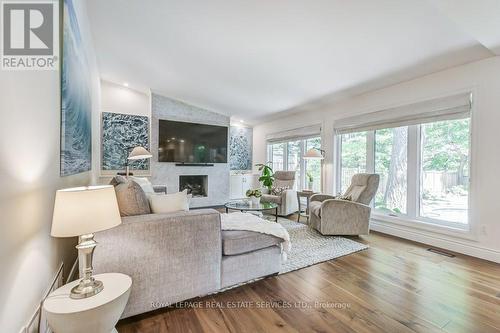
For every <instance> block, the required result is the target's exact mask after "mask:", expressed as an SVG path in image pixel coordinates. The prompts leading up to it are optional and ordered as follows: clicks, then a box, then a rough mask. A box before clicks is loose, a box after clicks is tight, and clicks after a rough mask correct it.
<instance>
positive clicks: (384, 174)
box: [337, 113, 470, 228]
mask: <svg viewBox="0 0 500 333" xmlns="http://www.w3.org/2000/svg"><path fill="white" fill-rule="evenodd" d="M443 118H444V117H443ZM448 118H451V119H445V120H441V119H442V118H438V119H437V120H436V121H433V120H434V119H429V120H423V121H422V120H420V121H421V123H418V124H410V125H409V126H400V127H387V128H383V126H380V125H378V126H377V128H376V129H373V130H368V131H362V132H349V133H343V134H339V135H338V138H339V142H340V151H339V156H340V168H339V169H338V176H337V179H338V180H339V184H338V185H337V186H338V189H339V190H341V191H342V192H344V191H345V190H346V188H347V186H348V185H349V183H350V178H351V177H352V175H353V174H355V173H358V172H375V173H377V174H379V175H380V185H379V189H378V191H377V193H376V196H375V200H374V202H373V206H374V209H375V213H376V214H383V215H391V216H399V217H401V218H408V219H409V220H412V221H414V220H419V221H422V222H426V223H433V224H440V225H445V226H451V227H458V228H465V227H467V224H468V209H469V205H468V202H469V162H470V160H469V155H470V151H469V144H470V139H469V138H470V113H467V114H466V116H463V114H460V115H459V116H457V117H456V118H457V119H454V118H453V117H448Z"/></svg>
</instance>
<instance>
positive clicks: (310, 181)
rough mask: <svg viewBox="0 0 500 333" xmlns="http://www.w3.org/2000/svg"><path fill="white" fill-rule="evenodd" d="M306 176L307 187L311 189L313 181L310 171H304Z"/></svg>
mask: <svg viewBox="0 0 500 333" xmlns="http://www.w3.org/2000/svg"><path fill="white" fill-rule="evenodd" d="M306 178H307V188H308V189H309V190H312V189H313V183H314V177H313V176H312V175H311V173H310V172H307V173H306Z"/></svg>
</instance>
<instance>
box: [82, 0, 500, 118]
mask: <svg viewBox="0 0 500 333" xmlns="http://www.w3.org/2000/svg"><path fill="white" fill-rule="evenodd" d="M483 1H484V3H488V2H491V3H492V5H491V6H492V7H489V6H487V5H485V6H483V7H482V8H480V9H478V10H476V11H473V13H472V14H471V15H473V16H474V17H472V16H469V14H468V13H470V12H471V8H474V6H471V3H474V4H477V3H479V2H483ZM88 3H89V4H88V7H89V18H90V21H91V28H92V32H93V39H94V43H95V48H96V50H97V58H98V63H99V67H100V71H101V74H102V77H103V78H104V79H107V80H111V81H115V82H124V81H126V82H129V84H130V86H131V87H136V88H139V89H145V88H150V89H151V90H153V91H156V92H159V93H162V94H164V95H166V96H169V97H172V98H175V99H178V100H181V101H184V102H187V103H190V104H193V105H196V106H200V107H204V108H206V109H209V110H213V111H216V112H220V113H224V114H227V115H231V116H234V117H235V118H238V119H241V118H243V119H245V120H247V121H249V122H257V121H262V120H263V119H266V118H269V117H270V116H273V115H276V114H283V112H296V111H297V110H299V109H306V107H307V106H308V105H317V103H321V102H322V101H323V102H324V101H332V100H335V99H338V98H341V97H345V96H351V95H356V94H360V93H363V92H366V91H368V90H372V89H377V88H381V87H383V86H387V85H390V84H394V83H397V82H401V81H404V80H408V79H411V78H414V77H418V76H422V75H425V74H428V73H431V72H435V71H439V70H442V69H445V68H448V67H453V66H456V65H459V64H463V63H467V62H471V61H474V60H478V59H482V58H486V57H490V56H493V55H494V52H497V51H499V46H500V28H498V24H499V23H498V22H500V20H499V18H500V7H499V5H498V4H499V3H500V1H498V0H428V1H423V0H376V1H375V0H349V1H346V0H313V1H311V0H309V1H308V0H287V1H285V0H273V1H269V0H254V1H248V0H211V1H208V0H198V1H194V0H169V1H165V0H147V1H139V0H126V1H124V0H89V1H88ZM493 3H494V4H495V5H493ZM486 13H488V15H487V16H488V18H489V19H488V20H485V19H484V18H483V16H484V15H486ZM492 13H493V14H492ZM478 15H479V17H477V16H478ZM495 18H496V20H495ZM486 21H488V22H489V23H488V22H486ZM492 27H496V29H495V30H494V31H490V29H491V28H492ZM481 43H484V45H483V44H481ZM489 48H491V50H490V49H489Z"/></svg>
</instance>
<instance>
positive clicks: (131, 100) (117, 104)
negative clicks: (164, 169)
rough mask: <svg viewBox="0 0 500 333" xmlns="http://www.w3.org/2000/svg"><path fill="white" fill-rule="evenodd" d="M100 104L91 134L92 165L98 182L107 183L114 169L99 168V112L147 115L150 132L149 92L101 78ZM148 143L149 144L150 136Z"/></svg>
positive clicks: (143, 173) (100, 146) (100, 119)
mask: <svg viewBox="0 0 500 333" xmlns="http://www.w3.org/2000/svg"><path fill="white" fill-rule="evenodd" d="M100 97H101V104H100V110H99V112H98V113H97V123H96V130H95V131H94V134H95V135H93V137H94V138H93V140H94V141H93V144H94V148H95V149H94V161H95V163H94V167H95V170H96V174H97V175H99V179H98V182H99V183H100V184H108V183H109V181H110V180H111V178H112V175H114V174H116V172H115V171H108V174H106V171H103V170H101V153H102V152H101V148H102V142H101V139H102V135H101V129H102V124H101V121H102V118H101V114H102V113H103V112H113V113H124V114H133V115H138V116H147V117H149V120H150V123H149V126H150V129H149V133H151V94H150V93H149V92H142V91H138V90H134V89H131V88H127V87H125V86H123V85H121V84H117V83H114V82H110V81H106V80H101V96H100ZM149 140H150V145H151V138H150V139H149ZM134 174H135V175H150V174H151V172H150V171H139V170H134Z"/></svg>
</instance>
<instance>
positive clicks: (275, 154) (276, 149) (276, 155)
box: [270, 142, 285, 170]
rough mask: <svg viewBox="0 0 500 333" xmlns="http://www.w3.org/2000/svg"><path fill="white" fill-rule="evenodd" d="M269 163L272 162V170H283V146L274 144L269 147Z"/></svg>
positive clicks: (282, 144)
mask: <svg viewBox="0 0 500 333" xmlns="http://www.w3.org/2000/svg"><path fill="white" fill-rule="evenodd" d="M270 150H271V161H272V162H273V170H283V165H284V163H285V162H284V161H285V159H284V152H285V144H284V143H283V142H281V143H275V144H273V145H271V149H270Z"/></svg>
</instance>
